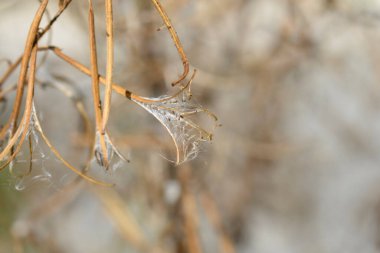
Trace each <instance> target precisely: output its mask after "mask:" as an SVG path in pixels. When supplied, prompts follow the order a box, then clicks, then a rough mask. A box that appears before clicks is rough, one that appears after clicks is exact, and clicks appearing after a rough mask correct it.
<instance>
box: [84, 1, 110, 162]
mask: <svg viewBox="0 0 380 253" xmlns="http://www.w3.org/2000/svg"><path fill="white" fill-rule="evenodd" d="M88 4H89V10H88V25H89V37H90V57H91V80H92V97H93V99H94V101H93V102H94V111H95V124H96V132H97V135H98V136H99V144H100V153H98V155H99V156H100V159H98V160H99V162H100V163H101V165H102V166H104V167H105V168H108V165H109V161H108V154H107V145H106V141H105V136H104V134H102V122H103V120H102V105H101V101H100V91H99V77H98V75H99V74H98V73H99V71H98V56H97V51H96V38H95V21H94V9H93V6H92V0H88ZM95 152H98V151H97V150H96V151H95Z"/></svg>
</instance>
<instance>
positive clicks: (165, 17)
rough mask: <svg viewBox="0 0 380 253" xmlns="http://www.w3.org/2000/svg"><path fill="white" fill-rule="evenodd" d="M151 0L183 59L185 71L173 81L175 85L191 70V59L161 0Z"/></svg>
mask: <svg viewBox="0 0 380 253" xmlns="http://www.w3.org/2000/svg"><path fill="white" fill-rule="evenodd" d="M151 1H152V3H153V5H154V7H156V10H157V11H158V13H159V14H160V16H161V18H162V21H163V22H164V24H165V26H166V28H167V29H168V31H169V33H170V36H171V37H172V40H173V42H174V45H175V47H176V48H177V51H178V54H179V56H180V58H181V60H182V64H183V73H182V75H181V76H180V77H179V79H178V80H177V81H174V82H173V83H172V85H173V86H174V85H177V84H179V83H180V82H181V81H183V80H184V79H185V78H186V76H187V75H188V73H189V70H190V65H189V60H188V59H187V56H186V54H185V51H184V50H183V46H182V43H181V41H180V39H179V37H178V35H177V32H176V30H175V29H174V26H173V24H172V22H171V21H170V18H169V16H168V14H166V11H165V9H164V8H163V7H162V5H161V3H160V1H159V0H151Z"/></svg>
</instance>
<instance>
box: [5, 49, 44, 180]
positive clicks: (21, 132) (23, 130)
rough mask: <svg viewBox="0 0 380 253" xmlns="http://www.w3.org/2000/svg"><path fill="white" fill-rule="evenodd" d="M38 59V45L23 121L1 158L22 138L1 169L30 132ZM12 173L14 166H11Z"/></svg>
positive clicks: (32, 65)
mask: <svg viewBox="0 0 380 253" xmlns="http://www.w3.org/2000/svg"><path fill="white" fill-rule="evenodd" d="M36 59H37V45H36V46H35V47H33V50H32V52H31V58H30V63H31V64H30V74H29V81H28V90H27V97H26V102H25V112H24V116H23V118H22V122H21V124H20V126H19V127H18V128H17V131H16V132H15V134H14V135H13V136H12V138H11V139H10V140H9V141H8V143H7V145H6V146H5V148H4V149H3V150H2V152H1V153H0V160H2V159H3V158H5V156H6V155H8V154H9V152H11V150H12V148H13V147H14V145H15V143H16V141H17V139H18V138H19V137H20V136H21V137H20V140H19V142H18V144H17V147H16V149H15V151H14V152H12V154H11V155H10V156H9V157H8V159H7V161H6V162H5V163H4V164H2V165H1V167H0V170H2V169H4V168H5V166H7V165H8V164H9V163H10V162H11V161H12V160H13V159H14V158H15V157H16V155H17V154H18V153H19V152H20V150H21V147H22V144H23V142H24V140H25V138H26V136H27V134H28V130H29V125H30V119H31V115H32V104H33V97H34V81H35V75H36ZM10 170H11V173H12V168H10Z"/></svg>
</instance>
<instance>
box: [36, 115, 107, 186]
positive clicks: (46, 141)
mask: <svg viewBox="0 0 380 253" xmlns="http://www.w3.org/2000/svg"><path fill="white" fill-rule="evenodd" d="M34 121H35V127H36V129H37V131H38V132H39V133H40V134H41V137H42V139H43V140H44V141H45V143H46V145H47V146H48V147H49V149H50V150H51V151H52V152H53V154H54V155H55V156H56V157H57V158H58V159H59V160H60V161H61V162H62V163H63V164H64V165H65V166H66V167H67V168H69V169H70V170H71V171H73V172H74V173H75V174H77V175H78V176H80V177H82V178H84V179H86V180H87V181H89V182H92V183H94V184H97V185H101V186H106V187H112V186H114V184H111V183H106V182H102V181H99V180H97V179H94V178H92V177H90V176H88V175H86V174H85V173H83V172H81V171H80V170H79V169H77V168H75V167H74V166H73V165H71V164H70V163H69V162H68V161H66V160H65V159H64V158H63V157H62V155H61V154H60V153H59V151H58V150H57V149H56V147H55V146H53V144H52V143H51V142H50V140H49V139H48V138H47V136H46V135H45V133H44V132H43V130H42V127H41V124H40V122H39V120H38V118H37V117H35V119H34Z"/></svg>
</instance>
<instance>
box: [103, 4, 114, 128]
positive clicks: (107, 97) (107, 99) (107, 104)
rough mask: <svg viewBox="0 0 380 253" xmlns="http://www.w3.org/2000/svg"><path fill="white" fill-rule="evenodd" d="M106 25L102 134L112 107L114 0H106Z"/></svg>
mask: <svg viewBox="0 0 380 253" xmlns="http://www.w3.org/2000/svg"><path fill="white" fill-rule="evenodd" d="M105 4H106V26H107V28H106V29H107V30H106V33H107V69H106V90H105V94H104V108H103V122H102V132H101V133H102V135H104V134H105V132H106V125H107V121H108V117H109V114H110V109H111V96H112V71H113V54H114V45H113V40H114V39H113V10H112V0H106V1H105Z"/></svg>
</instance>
